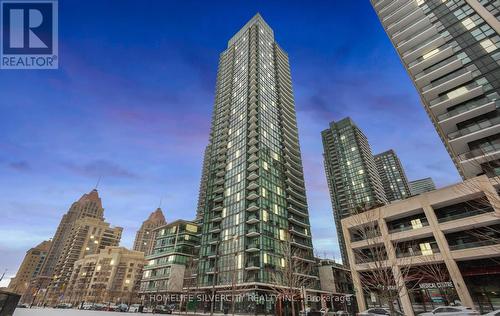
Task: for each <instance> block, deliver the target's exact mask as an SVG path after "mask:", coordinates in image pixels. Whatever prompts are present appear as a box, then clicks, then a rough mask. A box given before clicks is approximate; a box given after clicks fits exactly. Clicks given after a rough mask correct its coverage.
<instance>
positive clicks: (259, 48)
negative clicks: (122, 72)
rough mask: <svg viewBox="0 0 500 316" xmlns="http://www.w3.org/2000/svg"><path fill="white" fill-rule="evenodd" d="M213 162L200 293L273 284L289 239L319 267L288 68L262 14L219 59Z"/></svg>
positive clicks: (205, 214) (303, 256)
mask: <svg viewBox="0 0 500 316" xmlns="http://www.w3.org/2000/svg"><path fill="white" fill-rule="evenodd" d="M208 159H209V160H208ZM207 160H208V161H209V164H208V168H209V170H208V177H207V178H206V179H205V180H204V181H205V182H206V183H205V184H204V185H206V202H205V208H204V210H203V223H202V240H201V249H200V268H199V274H198V275H199V285H200V287H207V288H210V287H211V286H213V285H216V286H217V288H220V287H221V286H225V285H228V284H230V282H231V281H230V280H232V279H233V277H232V276H233V273H235V271H236V274H237V284H245V285H246V286H248V285H251V284H255V286H256V287H257V288H258V287H260V286H262V285H263V284H269V283H273V280H272V276H273V273H274V272H273V271H276V270H277V269H282V268H283V267H282V264H283V260H282V259H283V254H282V253H280V251H279V244H280V242H283V241H284V240H285V239H286V238H287V236H290V237H289V240H288V241H289V242H290V243H291V244H292V246H293V248H294V249H295V248H297V249H301V250H302V252H301V255H300V256H298V258H299V259H300V260H302V262H309V263H310V264H311V265H314V260H313V259H314V258H313V251H312V250H313V249H312V242H311V232H310V224H309V215H308V208H307V199H306V192H305V184H304V177H303V171H302V159H301V153H300V146H299V138H298V130H297V122H296V117H295V105H294V98H293V93H292V83H291V76H290V65H289V61H288V56H287V54H286V52H285V51H284V50H283V49H282V48H281V47H279V46H278V44H277V43H276V41H275V39H274V34H273V30H272V29H271V28H270V27H269V26H268V25H267V23H266V22H265V21H264V20H263V19H262V17H261V16H260V15H259V14H257V15H256V16H254V17H253V18H252V19H251V20H250V21H249V22H248V23H247V24H246V25H245V26H244V27H243V28H242V29H241V30H240V31H239V32H238V33H236V35H234V36H233V37H232V38H231V39H230V40H229V42H228V47H227V49H226V50H225V51H224V52H222V53H221V55H220V62H219V68H218V75H217V86H216V97H215V105H214V111H213V117H212V127H211V133H210V152H209V157H207ZM311 271H313V270H311ZM307 273H309V272H306V274H307ZM311 274H317V271H316V273H311ZM311 278H312V279H315V278H317V276H316V275H311Z"/></svg>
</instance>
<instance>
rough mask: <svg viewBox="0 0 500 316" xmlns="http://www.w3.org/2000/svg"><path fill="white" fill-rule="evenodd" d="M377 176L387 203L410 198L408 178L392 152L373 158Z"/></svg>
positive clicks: (385, 152)
mask: <svg viewBox="0 0 500 316" xmlns="http://www.w3.org/2000/svg"><path fill="white" fill-rule="evenodd" d="M374 158H375V164H376V165H377V170H378V174H379V175H380V180H381V181H382V186H383V187H384V191H385V196H386V197H387V200H388V201H397V200H403V199H406V198H407V197H409V196H410V187H409V185H408V178H406V174H405V171H404V169H403V165H402V164H401V161H400V160H399V158H398V156H397V155H396V153H395V152H394V150H392V149H390V150H388V151H384V152H383V153H380V154H377V155H375V156H374Z"/></svg>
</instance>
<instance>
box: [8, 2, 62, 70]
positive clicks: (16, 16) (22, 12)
mask: <svg viewBox="0 0 500 316" xmlns="http://www.w3.org/2000/svg"><path fill="white" fill-rule="evenodd" d="M0 5H1V14H0V15H1V18H2V23H1V27H2V30H1V40H0V46H1V47H0V68H1V69H57V68H58V66H59V62H58V59H59V58H58V28H57V26H58V25H57V22H58V18H57V0H40V1H25V0H0Z"/></svg>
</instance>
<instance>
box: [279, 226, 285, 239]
mask: <svg viewBox="0 0 500 316" xmlns="http://www.w3.org/2000/svg"><path fill="white" fill-rule="evenodd" d="M280 240H286V233H285V230H284V229H280Z"/></svg>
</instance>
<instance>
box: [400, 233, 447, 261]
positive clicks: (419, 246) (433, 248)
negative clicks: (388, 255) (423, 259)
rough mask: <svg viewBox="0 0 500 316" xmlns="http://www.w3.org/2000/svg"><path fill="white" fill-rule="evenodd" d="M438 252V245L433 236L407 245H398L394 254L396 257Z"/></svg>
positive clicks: (428, 254)
mask: <svg viewBox="0 0 500 316" xmlns="http://www.w3.org/2000/svg"><path fill="white" fill-rule="evenodd" d="M439 252H440V250H439V247H438V245H437V243H436V241H435V240H434V238H432V239H426V240H421V241H416V242H415V244H413V245H411V246H408V247H405V246H399V245H398V247H397V248H396V256H397V257H398V258H406V257H413V256H430V255H433V254H435V253H439Z"/></svg>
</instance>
